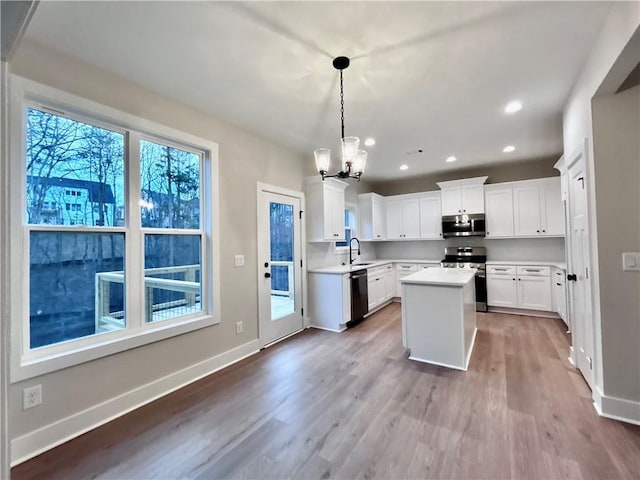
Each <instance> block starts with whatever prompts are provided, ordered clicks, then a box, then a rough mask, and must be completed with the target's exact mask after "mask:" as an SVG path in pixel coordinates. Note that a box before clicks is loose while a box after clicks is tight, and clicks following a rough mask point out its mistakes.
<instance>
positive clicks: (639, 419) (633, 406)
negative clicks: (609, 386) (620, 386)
mask: <svg viewBox="0 0 640 480" xmlns="http://www.w3.org/2000/svg"><path fill="white" fill-rule="evenodd" d="M593 406H594V408H595V409H596V412H598V415H600V416H601V417H605V418H610V419H612V420H618V421H621V422H626V423H631V424H633V425H640V402H635V401H633V400H626V399H624V398H616V397H610V396H608V395H604V394H603V393H602V391H601V390H600V388H595V389H594V390H593Z"/></svg>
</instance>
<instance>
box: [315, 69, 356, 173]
mask: <svg viewBox="0 0 640 480" xmlns="http://www.w3.org/2000/svg"><path fill="white" fill-rule="evenodd" d="M349 63H350V61H349V58H348V57H336V58H334V59H333V67H334V68H335V69H336V70H339V71H340V127H341V133H342V136H341V145H342V169H341V170H340V171H339V172H338V173H336V174H334V175H329V167H330V166H331V150H330V149H328V148H318V149H317V150H315V151H314V152H313V156H314V157H315V159H316V168H317V169H318V173H319V174H320V175H322V180H324V179H325V178H329V177H338V178H355V179H357V180H358V181H360V177H361V176H362V173H363V172H364V166H365V164H366V163H367V152H365V151H364V150H359V147H360V139H359V138H358V137H345V136H344V87H343V85H342V71H343V70H344V69H345V68H347V67H348V66H349Z"/></svg>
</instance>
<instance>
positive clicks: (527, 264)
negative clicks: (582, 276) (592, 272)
mask: <svg viewBox="0 0 640 480" xmlns="http://www.w3.org/2000/svg"><path fill="white" fill-rule="evenodd" d="M487 265H522V266H523V267H547V266H549V267H556V268H560V269H562V270H566V269H567V264H566V263H564V262H524V261H523V262H520V261H514V260H506V261H501V260H491V261H488V262H487Z"/></svg>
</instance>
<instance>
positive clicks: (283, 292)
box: [271, 261, 294, 298]
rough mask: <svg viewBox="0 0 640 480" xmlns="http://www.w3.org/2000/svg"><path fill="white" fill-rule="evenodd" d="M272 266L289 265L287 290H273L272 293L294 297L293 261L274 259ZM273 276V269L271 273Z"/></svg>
mask: <svg viewBox="0 0 640 480" xmlns="http://www.w3.org/2000/svg"><path fill="white" fill-rule="evenodd" d="M271 267H272V268H273V267H287V290H273V289H272V290H271V295H278V296H281V297H288V298H293V294H294V278H293V262H281V261H272V262H271ZM271 278H273V271H272V274H271Z"/></svg>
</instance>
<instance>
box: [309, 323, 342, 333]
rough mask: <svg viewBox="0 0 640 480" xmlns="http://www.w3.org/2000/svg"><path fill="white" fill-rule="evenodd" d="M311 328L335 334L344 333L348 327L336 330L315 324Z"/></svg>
mask: <svg viewBox="0 0 640 480" xmlns="http://www.w3.org/2000/svg"><path fill="white" fill-rule="evenodd" d="M309 326H310V327H311V328H317V329H318V330H325V331H327V332H335V333H342V332H344V331H345V330H346V329H347V327H343V328H341V329H340V330H336V329H335V328H328V327H321V326H319V325H313V324H312V325H309Z"/></svg>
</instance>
